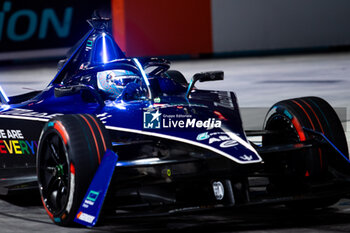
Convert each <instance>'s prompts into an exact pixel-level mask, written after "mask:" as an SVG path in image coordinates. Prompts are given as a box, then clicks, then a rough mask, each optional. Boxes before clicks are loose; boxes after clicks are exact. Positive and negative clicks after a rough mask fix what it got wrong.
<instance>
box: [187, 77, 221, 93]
mask: <svg viewBox="0 0 350 233" xmlns="http://www.w3.org/2000/svg"><path fill="white" fill-rule="evenodd" d="M218 80H224V72H223V71H209V72H203V73H197V74H195V75H193V77H192V79H191V82H190V84H189V85H188V88H187V92H186V98H188V97H189V96H190V94H191V91H192V89H193V87H194V84H195V83H196V82H197V81H199V82H208V81H218Z"/></svg>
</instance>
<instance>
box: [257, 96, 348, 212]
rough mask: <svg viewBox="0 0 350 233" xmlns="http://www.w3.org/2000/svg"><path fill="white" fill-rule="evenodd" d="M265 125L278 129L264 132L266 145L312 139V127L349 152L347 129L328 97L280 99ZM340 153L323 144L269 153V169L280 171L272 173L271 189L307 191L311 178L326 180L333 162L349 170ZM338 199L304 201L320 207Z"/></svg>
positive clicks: (266, 119)
mask: <svg viewBox="0 0 350 233" xmlns="http://www.w3.org/2000/svg"><path fill="white" fill-rule="evenodd" d="M264 128H265V129H266V130H271V131H276V132H278V133H276V134H273V135H266V136H264V137H263V146H268V145H278V144H289V143H298V142H302V141H306V140H308V139H312V138H313V137H314V135H312V134H310V133H309V132H307V131H306V130H305V128H308V129H311V130H314V131H318V132H321V133H323V134H324V135H325V136H326V137H327V138H328V139H329V140H330V141H332V143H334V145H335V146H336V147H337V148H338V149H339V150H340V151H342V153H343V154H345V155H348V147H347V141H346V137H345V133H344V130H343V127H342V125H341V122H340V120H339V118H338V116H337V114H336V112H335V111H334V109H333V108H332V107H331V106H330V105H329V104H328V103H327V102H326V101H325V100H323V99H321V98H318V97H303V98H296V99H289V100H284V101H280V102H278V103H276V104H275V105H273V106H272V107H271V109H270V110H269V112H268V113H267V116H266V118H265V123H264ZM337 153H338V152H336V151H335V150H334V148H332V147H330V146H322V147H319V148H310V149H305V150H300V151H296V152H288V153H281V154H278V155H276V156H268V157H267V158H266V159H265V163H266V170H267V171H268V172H271V173H274V174H280V175H278V176H272V177H270V183H271V187H272V188H271V189H270V190H272V191H273V192H279V193H298V192H305V191H307V190H308V188H309V187H310V183H311V182H322V181H324V180H325V179H327V178H328V177H329V175H330V174H329V173H328V167H329V166H331V167H333V168H335V169H337V170H338V171H345V169H346V165H347V164H346V162H345V160H344V159H343V158H342V157H341V156H340V155H339V154H337ZM347 172H349V171H347ZM337 201H338V198H324V199H317V200H310V201H302V202H300V203H304V204H305V207H307V206H309V208H316V207H325V206H328V205H331V204H333V203H335V202H337ZM306 203H309V204H310V205H308V204H306Z"/></svg>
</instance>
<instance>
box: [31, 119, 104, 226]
mask: <svg viewBox="0 0 350 233" xmlns="http://www.w3.org/2000/svg"><path fill="white" fill-rule="evenodd" d="M110 147H111V143H110V141H109V137H108V134H107V132H106V130H105V128H104V126H103V125H102V123H101V122H100V121H99V120H98V119H97V118H96V117H94V116H92V115H87V114H85V115H64V116H59V117H55V118H53V119H52V120H50V121H49V122H48V123H47V124H46V125H45V127H44V129H43V131H42V133H41V136H40V139H39V145H38V152H37V176H38V183H39V190H40V195H41V200H42V202H43V205H44V208H45V210H46V212H47V213H48V215H49V217H50V218H51V219H52V221H53V222H54V223H55V224H57V225H61V226H69V225H72V224H73V221H74V218H75V215H76V213H77V211H78V209H79V207H80V204H81V202H82V200H83V198H84V195H85V193H86V191H87V189H88V186H89V184H90V182H91V180H92V178H93V176H94V174H95V172H96V170H97V168H98V166H99V163H100V162H101V160H102V157H103V155H104V153H105V151H106V150H107V149H110Z"/></svg>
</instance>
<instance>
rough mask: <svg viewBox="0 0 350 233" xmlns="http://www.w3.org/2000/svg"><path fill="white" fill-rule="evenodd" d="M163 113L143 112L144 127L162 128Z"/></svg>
mask: <svg viewBox="0 0 350 233" xmlns="http://www.w3.org/2000/svg"><path fill="white" fill-rule="evenodd" d="M161 116H162V114H161V113H160V112H159V109H157V111H152V112H143V128H144V129H160V125H161V124H160V123H161Z"/></svg>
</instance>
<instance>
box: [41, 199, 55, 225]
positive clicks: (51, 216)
mask: <svg viewBox="0 0 350 233" xmlns="http://www.w3.org/2000/svg"><path fill="white" fill-rule="evenodd" d="M41 202H42V203H43V206H44V209H45V210H46V213H47V214H48V215H49V217H50V218H51V220H53V214H52V213H51V212H50V211H49V210H48V209H47V207H46V204H45V202H44V199H43V197H41Z"/></svg>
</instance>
